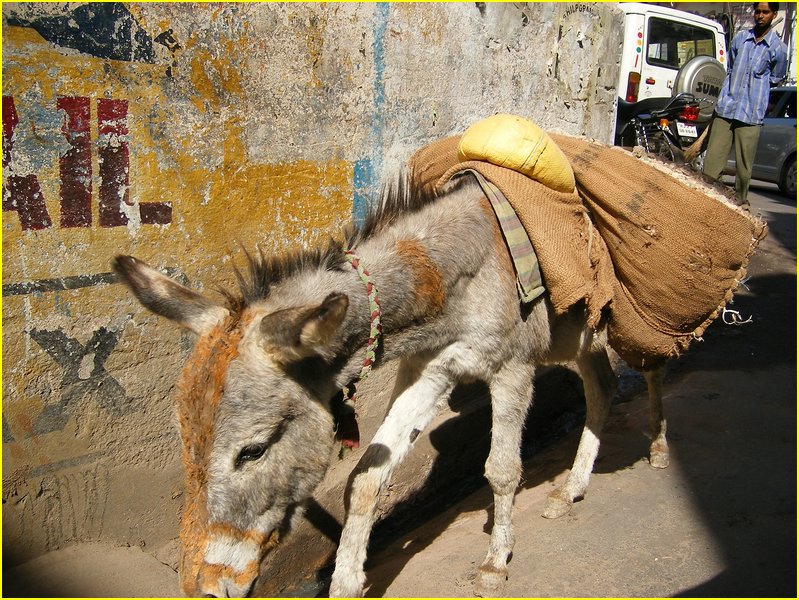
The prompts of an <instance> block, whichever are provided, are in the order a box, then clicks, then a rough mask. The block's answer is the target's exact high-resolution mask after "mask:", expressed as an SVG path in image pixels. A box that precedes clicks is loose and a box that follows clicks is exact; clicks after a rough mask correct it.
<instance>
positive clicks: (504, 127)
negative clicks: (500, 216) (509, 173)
mask: <svg viewBox="0 0 799 600" xmlns="http://www.w3.org/2000/svg"><path fill="white" fill-rule="evenodd" d="M458 155H459V157H460V159H461V160H484V161H487V162H490V163H492V164H495V165H498V166H500V167H506V168H508V169H513V170H514V171H518V172H520V173H523V174H525V175H527V176H528V177H531V178H532V179H535V180H536V181H539V182H541V183H543V184H544V185H545V186H547V187H548V188H551V189H553V190H557V191H559V192H571V191H573V190H574V173H573V172H572V168H571V165H570V164H569V161H568V159H567V158H566V156H565V155H564V154H563V152H562V151H561V149H560V148H558V146H557V144H555V142H554V141H552V138H550V137H549V136H548V135H547V134H546V132H545V131H544V130H543V129H541V128H540V127H539V126H538V125H536V124H535V123H533V122H532V121H529V120H527V119H524V118H522V117H518V116H516V115H494V116H493V117H488V118H487V119H483V120H482V121H478V122H477V123H475V124H474V125H472V126H471V127H469V128H468V129H467V130H466V133H464V134H463V137H462V138H461V141H460V144H458Z"/></svg>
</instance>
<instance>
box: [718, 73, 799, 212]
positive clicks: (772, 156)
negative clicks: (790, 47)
mask: <svg viewBox="0 0 799 600" xmlns="http://www.w3.org/2000/svg"><path fill="white" fill-rule="evenodd" d="M725 172H726V173H730V174H734V173H735V152H734V151H731V152H730V157H729V158H728V160H727V168H726V169H725ZM752 179H759V180H762V181H769V182H771V183H776V184H777V185H778V186H779V187H780V191H782V193H783V194H785V195H786V196H789V197H793V198H795V197H796V86H790V87H776V88H773V89H772V90H771V95H770V97H769V104H768V112H767V113H766V118H765V119H764V120H763V128H762V129H761V130H760V140H759V141H758V143H757V152H756V153H755V162H754V164H753V165H752Z"/></svg>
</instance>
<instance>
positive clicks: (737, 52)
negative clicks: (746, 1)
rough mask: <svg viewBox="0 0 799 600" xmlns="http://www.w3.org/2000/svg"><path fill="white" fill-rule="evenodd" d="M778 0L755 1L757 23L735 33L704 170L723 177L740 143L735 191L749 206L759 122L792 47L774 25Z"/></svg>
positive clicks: (764, 113)
mask: <svg viewBox="0 0 799 600" xmlns="http://www.w3.org/2000/svg"><path fill="white" fill-rule="evenodd" d="M779 6H780V5H779V3H777V2H759V3H755V4H754V5H753V9H754V17H755V26H754V28H752V29H750V30H749V31H742V32H740V33H739V34H738V35H736V36H735V37H734V38H733V40H732V43H731V44H730V48H729V52H728V55H727V58H728V60H727V76H726V78H725V79H724V85H723V86H722V88H721V94H720V95H719V100H718V103H717V104H716V114H715V118H714V119H713V124H712V126H711V128H710V134H709V139H708V146H707V154H706V155H705V166H704V173H705V175H708V176H709V177H711V178H713V179H718V178H719V177H720V176H721V172H722V170H723V169H724V166H725V165H726V164H727V156H728V155H729V153H730V147H731V146H733V145H734V147H735V164H736V170H737V171H736V174H735V193H736V195H737V196H738V201H739V203H740V204H741V205H743V206H745V207H747V208H748V207H749V200H748V199H747V195H748V193H749V180H750V179H751V177H752V163H753V162H754V158H755V151H756V150H757V141H758V138H759V137H760V126H761V125H762V124H763V117H764V116H765V115H766V109H767V107H768V98H769V89H770V88H771V87H772V86H775V85H778V84H779V83H780V82H781V81H782V80H783V79H784V78H785V75H786V71H787V65H788V50H787V48H786V47H785V44H783V43H782V42H781V41H780V39H779V38H778V37H777V35H776V34H775V33H774V32H773V31H772V30H771V23H772V21H773V20H774V17H775V16H776V15H777V11H778V10H779Z"/></svg>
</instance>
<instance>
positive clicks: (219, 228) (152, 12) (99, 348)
mask: <svg viewBox="0 0 799 600" xmlns="http://www.w3.org/2000/svg"><path fill="white" fill-rule="evenodd" d="M2 11H3V38H2V41H3V227H2V233H3V240H2V241H3V412H2V423H3V532H4V535H3V547H4V550H6V555H5V556H6V559H9V560H10V561H11V562H21V561H24V560H26V559H29V558H31V557H34V556H37V555H39V554H41V553H43V552H45V551H48V550H51V549H54V548H58V547H61V546H64V545H68V544H70V543H73V542H76V541H82V540H106V541H112V542H115V543H128V544H138V545H143V546H145V547H146V548H148V549H152V550H153V551H158V550H159V548H160V549H163V548H169V547H171V546H170V545H174V538H175V537H176V535H177V523H178V514H179V511H180V507H181V487H182V484H181V473H180V465H179V448H178V437H177V434H176V429H175V425H174V423H173V417H172V410H173V409H172V405H171V402H170V390H171V387H172V385H173V383H174V381H175V379H176V376H177V373H178V371H179V369H180V366H181V363H182V360H183V358H184V357H185V356H186V353H187V351H188V349H189V348H190V346H191V344H192V340H191V339H190V338H189V337H188V336H186V335H184V334H182V333H181V332H179V331H178V330H177V329H176V328H175V327H173V326H172V325H170V324H169V323H167V322H164V321H159V320H158V319H156V318H155V317H153V316H151V315H149V314H147V313H146V312H144V311H143V310H141V309H140V308H139V307H138V305H137V304H135V303H134V302H133V301H132V300H131V297H130V296H129V295H128V294H127V293H126V291H125V290H124V289H123V288H122V286H120V285H118V284H116V283H115V281H114V278H113V276H112V275H111V274H110V273H109V261H110V259H111V257H112V256H113V255H114V254H116V253H118V252H124V253H131V254H134V255H136V256H138V257H140V258H142V259H143V260H145V261H147V262H149V263H150V264H153V265H156V266H158V267H160V268H164V269H166V270H168V271H169V272H171V273H172V274H173V275H175V276H176V277H178V278H181V279H183V280H184V281H188V282H191V284H192V285H193V286H194V287H196V288H197V289H199V290H205V291H209V290H212V289H213V287H214V286H216V285H217V284H222V285H227V284H229V283H230V282H231V281H232V280H233V278H232V269H231V264H232V263H233V262H235V261H236V260H238V261H239V264H241V256H240V254H241V250H240V246H239V244H241V246H243V247H245V248H249V249H252V248H254V247H255V246H256V245H260V246H261V247H262V248H263V249H264V250H266V251H268V252H279V251H284V250H286V249H288V248H291V247H296V246H300V245H302V246H308V245H312V244H314V243H315V242H317V241H318V240H320V239H324V238H326V237H327V235H328V234H329V233H335V232H336V231H338V229H339V228H340V227H341V226H342V225H344V224H345V223H346V222H347V221H348V220H350V219H351V218H352V217H353V216H355V217H356V218H357V217H358V216H359V215H361V214H362V213H363V210H364V208H365V206H366V205H367V204H368V202H369V198H370V197H373V195H374V187H375V185H376V182H377V181H378V180H379V178H380V175H381V173H382V172H383V171H384V169H386V168H388V166H390V165H391V164H394V163H395V162H396V160H397V159H400V158H402V157H404V156H406V155H407V154H408V153H409V152H410V151H411V150H412V149H414V148H415V147H418V146H420V145H422V144H424V143H426V142H428V141H430V140H432V139H435V138H437V137H440V136H444V135H448V134H451V133H454V132H459V131H462V130H463V129H464V128H465V127H467V126H468V125H469V124H471V123H472V122H474V121H475V120H478V119H480V118H482V117H485V116H488V115H491V114H494V113H497V112H513V113H517V114H521V115H524V116H527V117H530V118H533V119H534V120H536V121H537V122H538V123H539V124H541V125H542V126H543V127H545V128H547V129H552V130H559V131H562V132H565V133H572V134H585V135H588V136H590V137H595V138H599V139H603V140H610V139H611V135H612V129H613V101H614V99H615V97H616V92H615V89H614V87H613V86H614V82H615V81H616V78H617V70H618V65H617V60H618V56H617V55H618V52H619V48H620V43H619V39H618V36H619V32H620V31H621V26H620V25H621V21H620V16H618V14H617V13H616V11H615V9H614V8H613V5H610V4H602V5H589V4H530V5H525V4H518V3H517V4H483V3H476V4H433V5H429V4H428V5H414V4H396V5H393V4H287V5H277V4H240V5H237V4H157V3H156V4H121V3H104V4H77V3H73V4H13V3H4V4H3V7H2ZM376 381H377V382H378V384H380V383H381V382H382V384H381V385H382V386H383V387H381V388H380V390H377V391H378V392H382V390H383V389H384V388H385V387H390V378H387V377H386V376H384V377H383V379H379V378H378V379H376ZM373 385H375V384H373ZM378 395H379V394H378ZM381 401H382V400H374V401H373V402H374V403H375V404H374V406H375V408H371V405H367V406H365V407H364V409H363V413H364V414H365V415H366V416H367V420H366V423H365V424H364V425H362V427H363V428H364V433H365V436H366V437H367V439H368V436H369V435H370V434H371V432H373V431H374V426H375V423H376V422H377V420H378V419H379V416H380V414H379V413H380V412H381V409H380V408H379V406H380V404H379V402H381ZM431 452H433V451H432V450H431ZM355 458H357V457H352V458H350V459H348V461H353V460H355ZM428 458H429V457H428ZM428 462H429V461H428ZM344 467H346V468H344ZM348 468H349V465H348V464H343V466H342V468H338V469H335V470H334V472H333V473H331V478H332V479H331V478H329V481H328V482H326V483H325V484H324V489H329V490H333V489H336V490H338V492H337V493H338V494H339V495H340V489H339V488H340V486H339V483H340V482H341V481H342V480H343V478H344V477H346V471H347V470H348ZM339 497H340V496H339Z"/></svg>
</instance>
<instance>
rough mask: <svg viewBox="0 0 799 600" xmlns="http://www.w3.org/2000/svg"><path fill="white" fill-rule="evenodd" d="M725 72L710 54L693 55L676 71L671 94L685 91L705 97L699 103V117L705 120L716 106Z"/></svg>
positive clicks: (698, 96)
mask: <svg viewBox="0 0 799 600" xmlns="http://www.w3.org/2000/svg"><path fill="white" fill-rule="evenodd" d="M726 74H727V71H726V69H725V68H724V65H722V64H721V63H720V62H719V61H717V60H716V59H715V58H713V57H712V56H695V57H694V58H692V59H691V60H689V61H688V62H687V63H685V64H684V65H683V67H682V69H680V70H679V71H678V72H677V77H675V79H674V87H673V88H672V96H676V95H677V94H682V93H684V92H687V93H689V94H693V95H694V96H696V97H697V98H699V99H700V100H701V99H703V98H704V99H706V100H707V101H706V102H702V104H701V110H700V112H699V118H700V120H707V119H709V118H710V116H711V115H712V114H713V109H714V108H715V107H716V102H717V101H718V99H719V94H720V93H721V86H722V85H723V84H724V77H725V75H726Z"/></svg>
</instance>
